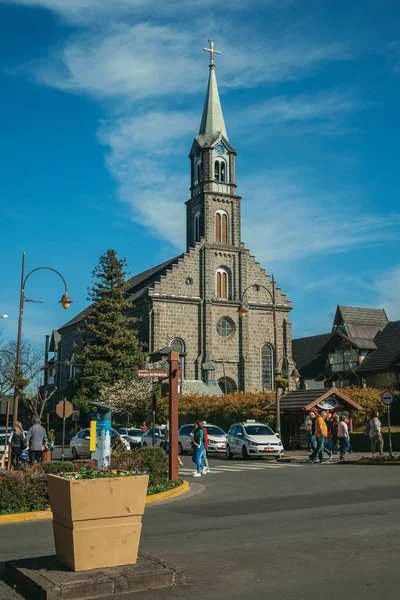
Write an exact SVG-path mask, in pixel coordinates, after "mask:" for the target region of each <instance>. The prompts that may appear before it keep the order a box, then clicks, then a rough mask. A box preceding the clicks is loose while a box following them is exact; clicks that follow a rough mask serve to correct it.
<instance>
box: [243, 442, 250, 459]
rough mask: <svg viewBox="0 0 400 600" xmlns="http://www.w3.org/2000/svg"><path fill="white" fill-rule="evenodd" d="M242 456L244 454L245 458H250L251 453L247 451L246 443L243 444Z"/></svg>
mask: <svg viewBox="0 0 400 600" xmlns="http://www.w3.org/2000/svg"><path fill="white" fill-rule="evenodd" d="M242 456H243V458H244V460H248V459H249V453H248V452H247V448H246V446H245V445H244V444H243V446H242Z"/></svg>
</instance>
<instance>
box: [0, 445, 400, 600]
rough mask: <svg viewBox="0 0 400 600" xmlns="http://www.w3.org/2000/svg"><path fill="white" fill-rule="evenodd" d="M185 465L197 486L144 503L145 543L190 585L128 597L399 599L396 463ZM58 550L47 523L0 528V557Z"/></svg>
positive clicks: (216, 461) (398, 483)
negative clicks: (205, 469) (198, 472)
mask: <svg viewBox="0 0 400 600" xmlns="http://www.w3.org/2000/svg"><path fill="white" fill-rule="evenodd" d="M184 463H185V465H184V469H183V471H184V477H185V478H187V479H188V480H190V481H191V482H193V483H194V490H193V491H194V492H195V493H194V494H193V495H191V496H190V497H186V498H183V499H176V500H171V501H168V502H165V503H162V504H158V505H149V506H148V507H147V508H146V512H145V515H144V524H143V534H142V540H141V549H142V550H143V551H145V552H148V553H151V554H154V555H156V556H159V557H162V558H165V559H167V560H169V561H170V562H172V563H174V564H176V565H179V566H181V567H183V568H184V569H185V570H186V573H187V576H188V584H187V585H185V586H178V587H176V588H173V589H171V588H170V589H166V590H152V591H148V592H145V593H140V594H139V595H137V594H136V595H129V596H124V598H127V599H129V600H130V599H131V598H132V600H134V599H136V600H137V598H138V597H139V596H140V598H141V599H143V600H156V599H159V600H167V599H168V600H173V599H175V598H177V599H189V598H190V599H192V598H196V600H197V599H199V600H201V599H205V598H213V599H215V600H227V599H228V598H229V600H243V599H244V598H249V599H251V600H253V599H255V600H265V598H268V599H269V600H270V599H271V600H278V599H279V600H291V599H292V598H293V599H294V598H296V600H303V599H304V600H309V598H324V600H333V599H335V600H337V598H343V599H348V598H351V599H353V598H354V599H356V598H362V599H363V600H370V599H371V600H372V599H374V600H376V598H377V597H382V598H386V599H387V600H397V599H398V598H399V596H400V592H399V589H398V587H399V586H398V575H397V572H398V539H399V532H400V507H399V502H398V498H399V494H400V477H399V475H400V471H399V468H398V467H387V466H386V467H374V466H361V465H359V466H357V465H338V464H325V465H318V464H316V465H313V464H285V465H284V464H282V465H281V464H279V465H277V464H276V463H274V462H267V461H263V460H260V461H249V462H244V461H243V460H242V459H239V458H238V459H235V460H234V461H232V462H228V461H225V460H219V459H211V470H212V472H211V474H210V475H206V476H204V477H202V478H199V479H194V478H192V477H191V475H190V473H191V470H192V465H191V463H190V459H189V457H184ZM53 552H54V548H53V542H52V532H51V523H50V521H41V522H31V523H26V524H18V525H2V526H0V561H5V560H9V559H12V558H22V557H27V556H40V555H47V554H52V553H53ZM2 594H3V595H2ZM7 594H10V592H9V591H7V592H6V591H5V588H1V587H0V600H9V599H10V600H11V598H12V599H13V600H14V598H17V596H11V595H7ZM110 600H111V599H110Z"/></svg>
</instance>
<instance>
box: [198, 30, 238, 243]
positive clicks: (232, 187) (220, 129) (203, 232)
mask: <svg viewBox="0 0 400 600" xmlns="http://www.w3.org/2000/svg"><path fill="white" fill-rule="evenodd" d="M209 42H210V47H209V48H204V50H205V51H206V52H209V53H210V64H209V69H210V72H209V77H208V86H207V92H206V99H205V103H204V109H203V115H202V118H201V123H200V129H199V132H198V134H197V136H196V137H195V139H194V142H193V145H192V148H191V150H190V154H189V158H190V163H191V185H190V193H191V197H190V200H188V201H187V202H186V227H187V232H186V240H187V249H189V248H191V247H193V246H194V245H195V244H196V243H197V242H200V241H201V240H204V241H205V242H206V243H208V244H221V245H225V246H236V247H238V246H239V245H240V241H241V240H240V196H237V195H236V173H235V161H236V152H235V150H234V148H233V147H232V146H231V144H230V142H229V138H228V134H227V132H226V127H225V121H224V116H223V113H222V107H221V102H220V98H219V93H218V85H217V78H216V74H215V69H216V66H215V62H214V54H220V52H219V51H218V50H215V49H214V42H212V41H211V40H209Z"/></svg>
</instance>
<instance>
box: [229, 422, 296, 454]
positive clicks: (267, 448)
mask: <svg viewBox="0 0 400 600" xmlns="http://www.w3.org/2000/svg"><path fill="white" fill-rule="evenodd" d="M283 453H284V449H283V444H282V442H281V440H280V439H279V437H278V436H277V435H276V433H274V432H273V431H272V429H271V427H269V426H268V425H264V424H263V423H256V422H255V421H245V422H244V423H235V424H234V425H232V427H231V428H230V429H229V431H228V435H227V440H226V456H227V458H233V456H234V454H241V455H242V456H243V458H250V456H275V457H277V456H283Z"/></svg>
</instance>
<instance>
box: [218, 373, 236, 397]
mask: <svg viewBox="0 0 400 600" xmlns="http://www.w3.org/2000/svg"><path fill="white" fill-rule="evenodd" d="M218 385H219V387H220V388H221V390H222V391H223V393H224V394H233V392H236V391H237V385H236V382H235V381H234V380H233V379H232V377H221V378H220V379H218Z"/></svg>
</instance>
